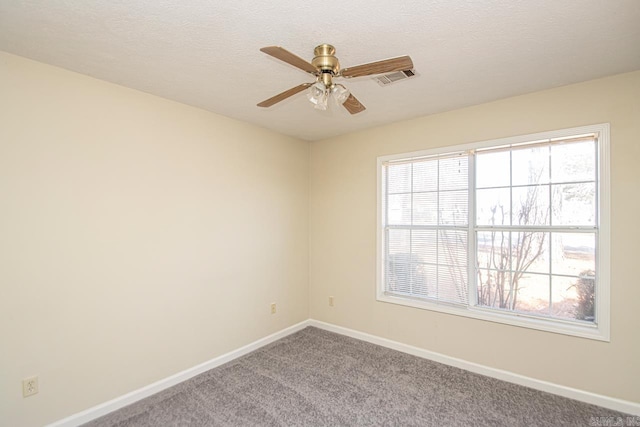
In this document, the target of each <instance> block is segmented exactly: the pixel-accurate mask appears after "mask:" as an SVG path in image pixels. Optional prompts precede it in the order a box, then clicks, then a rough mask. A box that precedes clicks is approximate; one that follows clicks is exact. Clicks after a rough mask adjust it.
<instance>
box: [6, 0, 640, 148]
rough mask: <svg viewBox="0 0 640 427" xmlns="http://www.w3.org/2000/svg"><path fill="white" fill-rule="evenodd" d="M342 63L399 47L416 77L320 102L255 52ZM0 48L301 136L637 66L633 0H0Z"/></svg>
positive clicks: (357, 86)
mask: <svg viewBox="0 0 640 427" xmlns="http://www.w3.org/2000/svg"><path fill="white" fill-rule="evenodd" d="M320 43H330V44H333V45H334V46H336V49H337V54H336V56H337V57H338V58H339V59H340V62H341V65H342V66H343V67H348V66H352V65H357V64H361V63H365V62H370V61H375V60H379V59H385V58H389V57H393V56H399V55H404V54H408V55H411V57H412V58H413V62H414V65H415V69H416V71H417V72H418V73H419V76H418V77H415V78H412V79H408V80H405V81H402V82H398V83H396V84H393V85H390V86H385V87H381V86H379V85H378V84H377V83H376V82H375V81H373V80H372V79H371V78H370V77H361V78H354V79H350V80H346V81H344V80H343V83H345V84H346V85H347V86H348V88H349V89H351V91H352V92H353V94H354V95H355V96H356V97H357V98H358V99H359V100H360V101H361V102H362V103H363V104H364V105H365V106H366V107H367V110H366V111H364V112H363V113H360V114H357V115H354V116H352V115H350V114H349V113H348V112H347V111H346V110H344V109H343V108H335V107H334V108H333V109H331V110H330V111H326V112H321V111H317V110H315V109H313V108H312V106H311V104H309V102H308V101H307V99H306V97H305V96H304V94H298V95H296V96H294V97H293V98H290V99H288V100H286V101H283V102H281V103H280V104H277V105H275V106H273V107H271V108H268V109H264V108H259V107H257V106H256V103H258V102H260V101H262V100H264V99H266V98H269V97H271V96H273V95H275V94H277V93H279V92H282V91H284V90H285V89H288V88H290V87H292V86H296V85H298V84H300V83H303V82H309V81H311V80H312V77H311V76H310V75H309V74H307V73H305V72H303V71H301V70H299V69H297V68H294V67H292V66H290V65H287V64H285V63H283V62H280V61H278V60H275V59H273V58H272V57H269V56H267V55H265V54H264V53H262V52H260V51H259V49H260V48H261V47H263V46H271V45H278V46H282V47H284V48H286V49H288V50H290V51H291V52H293V53H295V54H297V55H298V56H301V57H303V58H305V59H307V60H308V61H311V59H312V57H313V48H314V47H315V46H316V45H318V44H320ZM0 50H4V51H7V52H10V53H14V54H17V55H21V56H25V57H27V58H32V59H35V60H38V61H42V62H46V63H49V64H53V65H57V66H60V67H63V68H66V69H69V70H73V71H77V72H79V73H83V74H87V75H90V76H94V77H97V78H100V79H104V80H107V81H111V82H114V83H117V84H121V85H123V86H128V87H131V88H135V89H139V90H142V91H144V92H149V93H152V94H155V95H159V96H162V97H165V98H169V99H173V100H176V101H179V102H183V103H185V104H190V105H194V106H197V107H201V108H204V109H206V110H209V111H213V112H215V113H218V114H222V115H225V116H229V117H233V118H236V119H240V120H244V121H247V122H250V123H254V124H256V125H259V126H263V127H266V128H269V129H273V130H276V131H278V132H281V133H283V134H287V135H292V136H295V137H299V138H302V139H306V140H318V139H323V138H327V137H331V136H335V135H339V134H343V133H347V132H352V131H355V130H359V129H364V128H370V127H373V126H377V125H382V124H385V123H390V122H395V121H399V120H405V119H409V118H412V117H417V116H422V115H427V114H433V113H437V112H442V111H447V110H452V109H455V108H460V107H464V106H468V105H474V104H479V103H483V102H487V101H491V100H495V99H499V98H504V97H508V96H514V95H519V94H523V93H527V92H532V91H537V90H542V89H547V88H551V87H556V86H561V85H566V84H570V83H575V82H580V81H584V80H589V79H593V78H597V77H602V76H606V75H611V74H617V73H622V72H627V71H632V70H638V69H640V1H638V0H608V1H604V0H563V1H558V0H484V1H480V0H456V1H452V0H431V1H425V0H405V1H388V0H387V1H381V0H343V1H334V0H324V1H304V2H303V1H291V0H269V1H258V0H215V1H212V0H190V1H181V0H110V1H104V0H76V1H73V0H47V1H44V0H39V1H34V0H0Z"/></svg>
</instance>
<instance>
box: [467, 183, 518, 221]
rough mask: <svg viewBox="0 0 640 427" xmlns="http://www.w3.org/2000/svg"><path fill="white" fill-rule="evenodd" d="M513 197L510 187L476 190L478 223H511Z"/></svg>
mask: <svg viewBox="0 0 640 427" xmlns="http://www.w3.org/2000/svg"><path fill="white" fill-rule="evenodd" d="M510 207H511V199H510V195H509V189H508V188H499V189H492V190H477V191H476V218H477V219H476V221H477V224H478V225H509V223H510Z"/></svg>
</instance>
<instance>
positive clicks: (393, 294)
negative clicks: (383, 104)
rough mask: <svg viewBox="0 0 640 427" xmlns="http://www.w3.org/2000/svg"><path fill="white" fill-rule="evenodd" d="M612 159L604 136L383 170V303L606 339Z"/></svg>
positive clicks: (582, 133) (416, 156)
mask: <svg viewBox="0 0 640 427" xmlns="http://www.w3.org/2000/svg"><path fill="white" fill-rule="evenodd" d="M607 153H608V125H599V126H592V127H587V128H579V129H569V130H565V131H557V132H552V133H549V135H548V136H547V137H545V134H537V135H531V136H529V137H518V138H511V139H506V140H500V141H493V142H484V143H479V144H470V145H466V146H461V147H453V148H452V149H450V150H438V151H437V152H430V151H425V152H420V153H410V154H409V155H406V154H405V155H396V156H386V157H382V158H379V159H378V164H379V171H378V172H379V182H378V185H379V202H380V203H379V205H380V206H379V232H378V244H379V248H378V253H379V272H378V281H379V284H378V299H380V300H383V301H388V302H396V303H401V304H407V305H412V306H416V307H421V308H427V309H436V310H438V311H447V312H452V313H457V314H462V315H471V317H478V318H483V319H487V320H496V321H500V322H503V323H513V324H518V325H520V326H530V327H534V328H538V329H546V330H551V331H556V332H562V333H570V334H575V335H582V336H589V337H593V338H597V339H608V265H607V263H606V260H608V254H603V251H608V245H607V244H606V239H605V238H608V237H607V236H602V235H601V233H602V232H603V230H602V228H603V227H602V222H603V214H605V216H607V218H604V219H606V220H607V221H608V212H606V211H608V202H607V203H606V209H603V208H604V207H605V206H603V203H602V200H601V198H602V195H601V194H600V193H601V191H602V189H603V188H604V187H603V185H607V184H608V183H607V182H603V178H607V177H605V176H603V170H602V162H603V158H607V157H608V154H607ZM606 171H607V173H608V168H607V169H606ZM607 180H608V179H607ZM607 200H608V199H607ZM605 229H606V230H608V224H605ZM603 242H604V243H605V244H602V243H603ZM601 269H604V270H605V271H600V270H601Z"/></svg>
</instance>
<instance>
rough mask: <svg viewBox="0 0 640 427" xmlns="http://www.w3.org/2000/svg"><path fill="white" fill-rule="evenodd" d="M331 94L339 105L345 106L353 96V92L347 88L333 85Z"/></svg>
mask: <svg viewBox="0 0 640 427" xmlns="http://www.w3.org/2000/svg"><path fill="white" fill-rule="evenodd" d="M331 94H332V95H333V97H334V98H335V100H336V101H337V102H338V103H339V104H344V102H345V101H346V100H347V99H348V98H349V95H351V92H349V89H347V88H346V87H344V86H342V85H339V84H337V85H333V87H332V88H331Z"/></svg>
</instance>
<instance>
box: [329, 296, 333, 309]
mask: <svg viewBox="0 0 640 427" xmlns="http://www.w3.org/2000/svg"><path fill="white" fill-rule="evenodd" d="M329 307H333V297H329Z"/></svg>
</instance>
